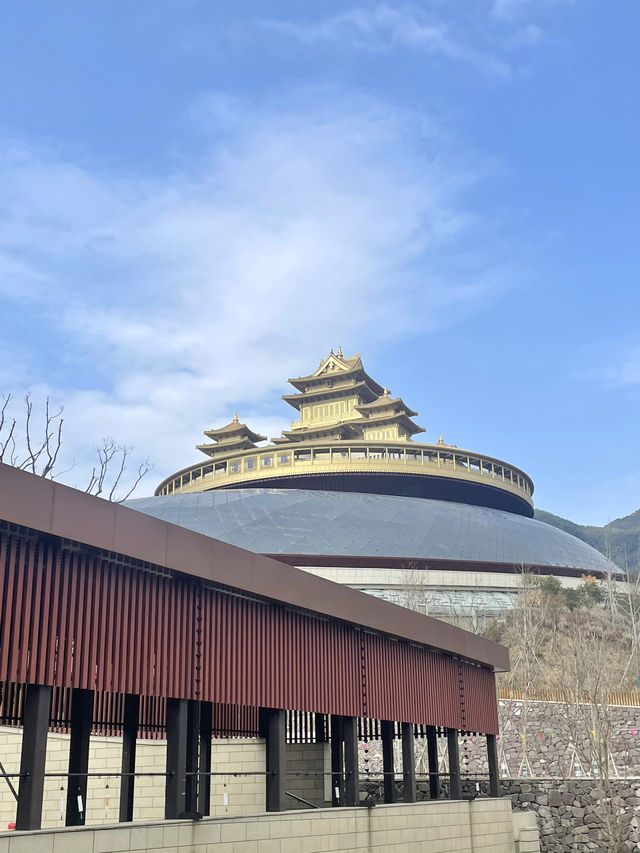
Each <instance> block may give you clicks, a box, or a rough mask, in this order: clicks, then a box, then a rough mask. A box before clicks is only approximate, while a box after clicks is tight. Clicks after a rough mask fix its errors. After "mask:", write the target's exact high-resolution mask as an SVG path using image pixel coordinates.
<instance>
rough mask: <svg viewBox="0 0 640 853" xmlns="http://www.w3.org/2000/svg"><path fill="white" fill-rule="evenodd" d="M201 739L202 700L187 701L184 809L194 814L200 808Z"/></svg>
mask: <svg viewBox="0 0 640 853" xmlns="http://www.w3.org/2000/svg"><path fill="white" fill-rule="evenodd" d="M199 741H200V702H199V701H198V700H197V699H189V700H188V701H187V756H186V775H185V783H184V784H185V797H184V810H185V812H186V813H187V814H194V813H195V812H196V811H197V808H198V746H199Z"/></svg>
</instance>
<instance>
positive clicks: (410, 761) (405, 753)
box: [402, 723, 417, 803]
mask: <svg viewBox="0 0 640 853" xmlns="http://www.w3.org/2000/svg"><path fill="white" fill-rule="evenodd" d="M402 779H403V782H404V801H405V803H415V801H416V798H417V794H416V757H415V750H414V739H413V723H402Z"/></svg>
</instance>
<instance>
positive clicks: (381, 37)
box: [260, 3, 510, 77]
mask: <svg viewBox="0 0 640 853" xmlns="http://www.w3.org/2000/svg"><path fill="white" fill-rule="evenodd" d="M260 24H261V26H263V27H265V28H267V29H270V30H273V31H275V32H279V33H282V34H283V35H287V36H290V37H292V38H295V39H297V40H299V41H301V42H303V43H304V44H308V45H315V44H318V43H322V42H325V43H333V44H339V45H344V46H346V47H348V48H350V49H353V48H355V49H359V50H369V51H376V52H386V51H392V50H395V49H396V48H398V47H405V48H412V49H415V50H421V51H424V52H426V53H429V54H433V55H437V56H443V57H446V58H447V59H450V60H454V61H459V62H465V63H468V64H470V65H473V66H475V67H477V68H479V69H481V70H482V71H484V72H487V73H490V74H497V75H499V76H503V77H506V76H509V74H510V69H509V66H508V65H507V63H506V62H504V61H503V60H502V59H500V58H498V57H496V56H493V55H491V54H489V53H484V52H482V51H479V50H477V49H476V48H474V47H472V46H470V45H469V44H466V43H465V42H464V41H462V40H461V39H459V38H458V37H456V36H455V35H454V34H453V33H452V30H451V27H450V25H449V24H448V23H447V22H444V21H442V20H439V19H437V18H433V17H432V16H431V15H429V14H427V12H425V10H424V9H423V8H421V7H420V6H410V5H409V6H407V5H405V6H402V5H398V6H391V5H387V4H384V3H382V4H378V5H376V6H367V7H364V6H363V7H357V8H354V9H350V10H348V11H346V12H340V13H338V14H336V15H332V16H330V17H327V18H324V19H322V20H314V21H286V20H278V19H264V20H262V21H261V22H260Z"/></svg>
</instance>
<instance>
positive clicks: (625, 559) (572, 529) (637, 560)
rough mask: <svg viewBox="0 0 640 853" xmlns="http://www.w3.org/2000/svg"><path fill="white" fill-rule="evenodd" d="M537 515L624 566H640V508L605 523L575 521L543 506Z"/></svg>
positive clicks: (623, 567) (638, 567)
mask: <svg viewBox="0 0 640 853" xmlns="http://www.w3.org/2000/svg"><path fill="white" fill-rule="evenodd" d="M535 517H536V518H537V519H538V520H539V521H544V522H546V523H547V524H552V525H553V526H554V527H559V528H560V530H565V531H566V532H567V533H571V534H573V536H577V537H578V539H582V540H583V541H584V542H587V543H588V544H589V545H592V546H593V547H594V548H597V549H598V551H601V552H602V553H603V554H604V555H605V556H608V557H611V559H612V560H613V561H614V563H616V564H617V565H618V566H620V568H621V569H630V570H632V571H634V570H635V571H638V570H640V509H638V510H636V511H635V512H632V513H631V514H630V515H626V516H625V517H624V518H616V519H614V521H611V522H609V524H605V525H604V527H591V526H586V525H581V524H575V523H574V522H573V521H569V519H567V518H561V517H560V516H559V515H553V514H552V513H550V512H545V511H544V510H543V509H537V510H536V511H535Z"/></svg>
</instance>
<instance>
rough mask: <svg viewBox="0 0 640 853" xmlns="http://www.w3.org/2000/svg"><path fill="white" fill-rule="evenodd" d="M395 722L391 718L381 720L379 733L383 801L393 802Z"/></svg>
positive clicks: (394, 794) (395, 797) (394, 796)
mask: <svg viewBox="0 0 640 853" xmlns="http://www.w3.org/2000/svg"><path fill="white" fill-rule="evenodd" d="M394 729H395V723H393V722H392V721H391V720H382V722H381V725H380V733H381V735H382V772H383V774H384V785H383V789H384V801H385V803H395V802H396V800H397V793H396V780H395V775H394V771H395V766H394V761H393V736H394V733H395V732H394Z"/></svg>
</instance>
